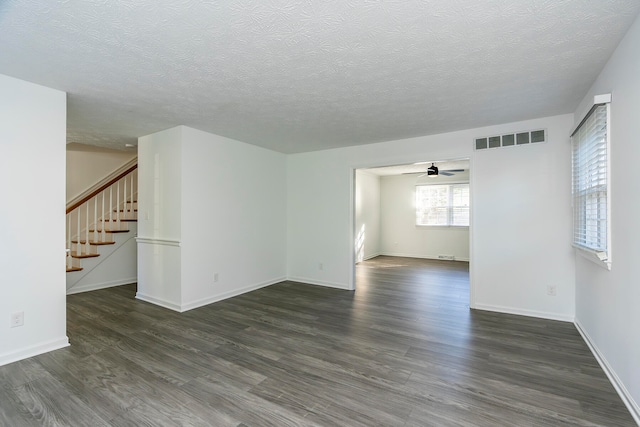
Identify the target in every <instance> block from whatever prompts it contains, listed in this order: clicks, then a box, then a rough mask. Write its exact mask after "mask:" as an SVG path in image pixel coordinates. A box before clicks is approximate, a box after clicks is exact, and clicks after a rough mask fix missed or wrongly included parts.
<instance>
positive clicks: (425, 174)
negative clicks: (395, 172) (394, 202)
mask: <svg viewBox="0 0 640 427" xmlns="http://www.w3.org/2000/svg"><path fill="white" fill-rule="evenodd" d="M427 175H429V174H428V173H423V174H422V175H418V176H417V178H422V177H423V176H427Z"/></svg>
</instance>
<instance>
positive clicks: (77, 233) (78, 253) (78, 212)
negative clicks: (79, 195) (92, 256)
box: [76, 207, 82, 255]
mask: <svg viewBox="0 0 640 427" xmlns="http://www.w3.org/2000/svg"><path fill="white" fill-rule="evenodd" d="M76 215H77V216H78V228H77V230H76V238H77V239H78V240H77V243H76V255H80V251H81V250H82V245H81V244H80V236H82V234H80V207H78V209H76Z"/></svg>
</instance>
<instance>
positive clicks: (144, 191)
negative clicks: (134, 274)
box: [136, 127, 182, 311]
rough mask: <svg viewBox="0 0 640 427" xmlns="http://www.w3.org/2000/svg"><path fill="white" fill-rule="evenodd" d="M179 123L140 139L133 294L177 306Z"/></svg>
mask: <svg viewBox="0 0 640 427" xmlns="http://www.w3.org/2000/svg"><path fill="white" fill-rule="evenodd" d="M181 155H182V127H175V128H172V129H169V130H166V131H162V132H158V133H154V134H152V135H147V136H143V137H141V138H139V139H138V289H137V293H136V298H139V299H142V300H145V301H149V302H152V303H154V304H158V305H162V306H164V307H167V308H170V309H172V310H178V311H180V308H181V306H182V294H181V286H180V277H181V271H180V266H181V247H180V245H181V239H182V229H181V213H182V156H181Z"/></svg>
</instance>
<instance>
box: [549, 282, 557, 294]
mask: <svg viewBox="0 0 640 427" xmlns="http://www.w3.org/2000/svg"><path fill="white" fill-rule="evenodd" d="M556 293H557V289H556V285H547V295H549V296H552V297H555V296H556Z"/></svg>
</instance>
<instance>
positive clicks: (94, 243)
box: [71, 240, 116, 246]
mask: <svg viewBox="0 0 640 427" xmlns="http://www.w3.org/2000/svg"><path fill="white" fill-rule="evenodd" d="M71 243H75V244H77V243H78V241H77V240H72V241H71ZM85 243H87V241H86V240H80V244H81V245H84V244H85ZM89 244H90V245H95V246H100V245H115V244H116V242H103V241H102V240H89Z"/></svg>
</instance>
